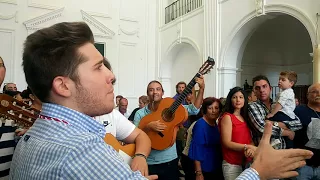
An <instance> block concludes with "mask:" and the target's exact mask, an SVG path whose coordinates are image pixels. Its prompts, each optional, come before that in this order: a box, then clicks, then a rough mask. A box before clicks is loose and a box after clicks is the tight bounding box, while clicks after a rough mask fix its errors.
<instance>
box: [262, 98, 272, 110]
mask: <svg viewBox="0 0 320 180" xmlns="http://www.w3.org/2000/svg"><path fill="white" fill-rule="evenodd" d="M261 102H262V103H263V104H264V105H266V106H267V108H268V109H270V108H271V104H272V102H271V100H270V99H268V100H266V101H261Z"/></svg>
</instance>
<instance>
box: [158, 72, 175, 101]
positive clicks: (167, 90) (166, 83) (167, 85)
mask: <svg viewBox="0 0 320 180" xmlns="http://www.w3.org/2000/svg"><path fill="white" fill-rule="evenodd" d="M160 82H161V84H162V88H163V90H164V95H163V97H173V96H172V94H171V78H169V77H161V78H160Z"/></svg>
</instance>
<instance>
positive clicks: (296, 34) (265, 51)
mask: <svg viewBox="0 0 320 180" xmlns="http://www.w3.org/2000/svg"><path fill="white" fill-rule="evenodd" d="M274 15H275V18H272V19H269V20H267V21H265V22H264V23H263V24H261V25H260V26H259V27H258V28H257V30H256V31H255V32H254V33H253V34H252V36H251V37H250V39H249V41H248V43H247V44H246V47H245V50H244V54H243V57H242V64H243V65H245V64H266V65H276V66H290V65H298V64H307V63H311V62H312V58H311V57H310V55H309V53H312V51H313V49H312V43H311V40H310V36H309V34H308V31H307V30H306V28H305V27H304V26H303V24H302V23H301V22H300V21H298V20H297V19H295V18H294V17H291V16H289V15H284V14H274Z"/></svg>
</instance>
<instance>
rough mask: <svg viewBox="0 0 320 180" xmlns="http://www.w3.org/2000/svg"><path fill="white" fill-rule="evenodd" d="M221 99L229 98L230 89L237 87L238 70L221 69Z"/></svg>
mask: <svg viewBox="0 0 320 180" xmlns="http://www.w3.org/2000/svg"><path fill="white" fill-rule="evenodd" d="M218 71H219V77H220V78H219V97H227V95H228V93H229V91H230V89H232V88H234V87H235V86H237V72H238V69H237V68H219V69H218Z"/></svg>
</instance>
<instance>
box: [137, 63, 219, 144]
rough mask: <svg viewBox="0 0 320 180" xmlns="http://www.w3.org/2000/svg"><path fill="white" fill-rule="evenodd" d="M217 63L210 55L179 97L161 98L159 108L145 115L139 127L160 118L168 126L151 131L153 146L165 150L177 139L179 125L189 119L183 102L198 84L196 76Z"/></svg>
mask: <svg viewBox="0 0 320 180" xmlns="http://www.w3.org/2000/svg"><path fill="white" fill-rule="evenodd" d="M214 65H215V62H214V59H213V58H211V57H208V59H207V61H206V62H205V63H204V64H203V65H202V66H201V68H200V69H199V71H198V73H197V74H196V75H195V76H194V77H193V78H192V80H191V81H190V82H189V84H188V85H187V87H186V88H185V89H184V91H183V92H182V93H181V94H180V96H179V98H177V99H176V100H174V99H173V98H164V99H162V100H161V102H160V104H159V106H158V109H157V110H156V111H154V112H152V113H151V114H148V115H146V116H145V117H143V118H142V119H141V121H140V123H139V128H140V129H144V128H145V127H146V126H147V125H148V124H149V123H150V122H152V121H156V120H160V122H162V123H164V124H165V125H166V126H167V128H166V129H165V130H164V131H162V132H156V131H149V132H147V135H148V136H149V138H150V140H151V147H152V148H153V149H156V150H164V149H166V148H168V147H170V146H172V145H173V144H174V143H175V141H176V135H177V131H178V129H179V125H181V124H182V123H183V122H184V121H186V120H187V118H188V114H187V113H186V110H185V108H184V107H183V106H182V105H181V102H182V101H183V100H184V99H185V98H186V97H187V95H188V94H189V93H191V91H192V88H193V86H194V85H195V84H196V81H195V78H196V77H200V76H201V75H204V74H207V73H208V72H209V71H210V69H212V68H213V66H214Z"/></svg>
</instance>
